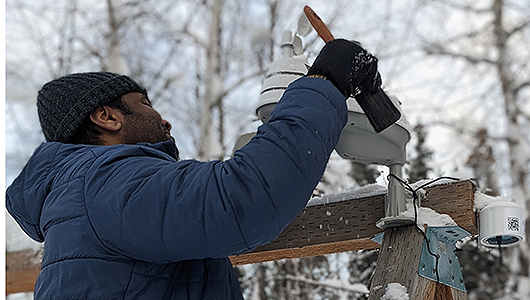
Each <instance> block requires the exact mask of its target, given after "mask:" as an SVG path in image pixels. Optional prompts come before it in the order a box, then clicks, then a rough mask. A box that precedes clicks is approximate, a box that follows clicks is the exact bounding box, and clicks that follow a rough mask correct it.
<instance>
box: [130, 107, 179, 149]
mask: <svg viewBox="0 0 530 300" xmlns="http://www.w3.org/2000/svg"><path fill="white" fill-rule="evenodd" d="M124 117H125V123H124V125H123V138H124V142H125V143H126V144H136V143H152V144H155V143H159V142H163V141H167V140H169V139H173V137H171V135H169V130H168V129H167V128H166V127H165V126H164V124H163V123H162V118H161V117H160V116H159V115H156V114H153V115H148V116H146V115H139V114H135V113H132V114H130V115H126V116H124ZM173 141H174V139H173Z"/></svg>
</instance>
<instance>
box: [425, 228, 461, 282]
mask: <svg viewBox="0 0 530 300" xmlns="http://www.w3.org/2000/svg"><path fill="white" fill-rule="evenodd" d="M425 235H426V236H427V239H426V240H424V241H423V249H422V251H421V258H420V265H419V268H418V273H419V275H420V276H422V277H425V278H428V279H431V280H434V281H438V280H439V281H440V283H442V284H445V285H448V286H451V287H453V288H456V289H458V290H460V291H463V292H465V291H466V286H465V285H464V278H463V276H462V271H461V269H460V262H459V261H458V257H457V256H456V255H455V250H456V246H455V243H456V242H457V241H459V240H461V239H463V238H465V237H467V236H470V235H471V234H470V233H469V232H467V231H466V230H465V229H463V228H461V227H459V226H447V227H427V229H426V230H425ZM427 244H428V245H429V248H430V250H431V252H432V253H434V254H435V255H436V256H437V257H435V256H433V255H432V254H431V253H429V248H427ZM437 259H438V265H437V264H436V260H437ZM437 272H438V276H436V273H437Z"/></svg>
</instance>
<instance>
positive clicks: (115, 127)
mask: <svg viewBox="0 0 530 300" xmlns="http://www.w3.org/2000/svg"><path fill="white" fill-rule="evenodd" d="M90 120H92V122H94V124H96V125H98V126H99V127H101V128H103V129H106V130H109V131H113V132H117V131H119V130H120V129H121V126H122V121H123V114H122V113H121V112H120V111H119V110H118V109H115V108H112V107H109V106H101V107H98V108H97V109H96V111H95V112H93V113H92V114H90Z"/></svg>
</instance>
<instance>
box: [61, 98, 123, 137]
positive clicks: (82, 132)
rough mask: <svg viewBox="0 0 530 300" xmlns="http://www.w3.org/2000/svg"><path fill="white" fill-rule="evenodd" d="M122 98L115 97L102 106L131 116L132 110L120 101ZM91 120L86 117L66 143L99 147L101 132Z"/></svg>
mask: <svg viewBox="0 0 530 300" xmlns="http://www.w3.org/2000/svg"><path fill="white" fill-rule="evenodd" d="M121 98H122V97H117V98H115V99H114V100H112V101H110V102H109V103H107V104H105V105H104V106H109V107H112V108H115V109H118V110H119V111H121V112H122V113H123V114H124V115H130V114H132V110H131V108H130V107H129V106H127V104H126V103H124V102H123V101H122V99H121ZM98 127H99V126H97V125H96V124H95V123H94V122H93V121H92V120H91V119H90V116H88V117H87V118H86V119H85V120H84V121H83V123H82V124H81V127H79V129H78V130H77V131H76V133H75V134H74V136H72V138H71V139H70V140H68V143H70V144H85V145H100V144H101V139H100V138H99V136H100V135H101V131H100V129H99V128H98Z"/></svg>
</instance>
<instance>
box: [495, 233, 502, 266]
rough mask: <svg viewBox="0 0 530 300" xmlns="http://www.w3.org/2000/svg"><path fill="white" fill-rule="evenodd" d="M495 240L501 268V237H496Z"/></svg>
mask: <svg viewBox="0 0 530 300" xmlns="http://www.w3.org/2000/svg"><path fill="white" fill-rule="evenodd" d="M495 239H496V240H497V245H499V263H500V265H501V266H502V250H501V244H502V236H500V235H498V236H496V237H495Z"/></svg>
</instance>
